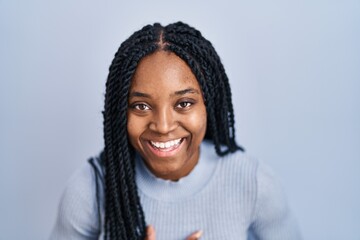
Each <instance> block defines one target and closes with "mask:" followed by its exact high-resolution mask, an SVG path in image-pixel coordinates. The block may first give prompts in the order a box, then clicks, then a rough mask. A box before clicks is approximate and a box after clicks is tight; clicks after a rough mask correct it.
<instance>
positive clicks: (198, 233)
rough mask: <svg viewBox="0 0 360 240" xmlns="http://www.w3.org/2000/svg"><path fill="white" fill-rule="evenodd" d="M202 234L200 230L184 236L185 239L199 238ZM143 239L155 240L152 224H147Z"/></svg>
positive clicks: (193, 239)
mask: <svg viewBox="0 0 360 240" xmlns="http://www.w3.org/2000/svg"><path fill="white" fill-rule="evenodd" d="M201 235H202V231H201V230H200V231H196V232H194V233H193V234H191V235H190V236H189V237H187V238H186V240H198V239H200V237H201ZM145 240H156V234H155V229H154V227H153V226H151V225H149V226H148V227H147V228H146V238H145Z"/></svg>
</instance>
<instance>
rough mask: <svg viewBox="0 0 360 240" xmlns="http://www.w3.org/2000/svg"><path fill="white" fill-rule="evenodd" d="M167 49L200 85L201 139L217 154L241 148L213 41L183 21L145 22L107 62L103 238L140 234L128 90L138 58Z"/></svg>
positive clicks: (139, 236) (142, 221) (141, 225)
mask: <svg viewBox="0 0 360 240" xmlns="http://www.w3.org/2000/svg"><path fill="white" fill-rule="evenodd" d="M155 51H171V52H173V53H175V54H176V55H177V56H179V57H180V58H182V59H183V60H184V61H185V62H186V63H187V65H188V66H189V67H190V68H191V70H192V72H193V74H194V75H195V77H196V79H197V80H198V82H199V85H200V87H201V89H202V91H203V96H204V101H205V105H206V111H207V124H208V127H207V130H206V134H205V138H206V139H211V140H212V141H213V143H214V146H215V150H216V153H217V154H218V155H221V156H223V155H226V154H228V153H230V152H235V151H237V150H243V149H242V148H241V147H240V146H238V145H237V144H236V141H235V127H234V112H233V105H232V101H231V91H230V86H229V80H228V77H227V76H226V73H225V70H224V67H223V65H222V63H221V61H220V58H219V56H218V55H217V53H216V51H215V49H214V47H213V46H212V44H211V43H210V42H209V41H208V40H206V39H205V38H204V37H203V36H202V35H201V33H200V32H199V31H198V30H196V29H194V28H192V27H190V26H189V25H187V24H184V23H182V22H177V23H173V24H170V25H167V26H165V27H163V26H161V25H160V24H159V23H155V24H153V25H147V26H145V27H143V28H142V29H141V30H139V31H137V32H135V33H134V34H133V35H131V36H130V37H129V38H128V39H127V40H126V41H124V42H123V43H122V44H121V45H120V47H119V49H118V51H117V52H116V54H115V57H114V59H113V61H112V63H111V66H110V68H109V75H108V78H107V82H106V93H105V110H104V112H103V114H104V140H105V149H104V154H102V156H103V159H102V161H103V164H104V169H105V223H104V224H105V226H104V227H105V228H104V229H105V239H106V240H109V239H111V240H125V239H126V240H129V239H130V240H140V239H144V238H145V235H146V223H145V217H144V212H143V209H142V206H141V203H140V199H139V195H138V192H137V186H136V183H135V161H134V156H135V150H134V148H133V147H132V146H131V144H130V142H129V139H128V135H127V109H128V93H129V89H130V86H131V79H132V77H133V75H134V72H135V70H136V67H137V65H138V64H139V62H140V60H141V59H142V58H143V57H144V56H146V55H149V54H151V53H154V52H155Z"/></svg>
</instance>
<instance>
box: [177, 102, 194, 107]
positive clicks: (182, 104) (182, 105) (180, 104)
mask: <svg viewBox="0 0 360 240" xmlns="http://www.w3.org/2000/svg"><path fill="white" fill-rule="evenodd" d="M191 105H192V103H191V102H180V103H179V104H178V105H177V108H188V107H190V106H191Z"/></svg>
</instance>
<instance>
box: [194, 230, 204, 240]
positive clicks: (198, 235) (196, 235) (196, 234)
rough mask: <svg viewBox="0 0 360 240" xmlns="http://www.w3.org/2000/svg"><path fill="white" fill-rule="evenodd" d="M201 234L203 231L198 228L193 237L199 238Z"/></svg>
mask: <svg viewBox="0 0 360 240" xmlns="http://www.w3.org/2000/svg"><path fill="white" fill-rule="evenodd" d="M202 234H203V231H202V230H199V231H197V232H196V233H195V235H194V237H195V238H196V239H199V238H201V236H202Z"/></svg>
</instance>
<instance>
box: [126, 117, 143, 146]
mask: <svg viewBox="0 0 360 240" xmlns="http://www.w3.org/2000/svg"><path fill="white" fill-rule="evenodd" d="M139 125H140V124H139V121H137V119H136V118H134V117H132V116H131V114H128V120H127V133H128V136H129V140H130V143H131V145H132V146H133V147H135V148H136V143H137V142H138V139H139V137H140V135H141V128H140V127H139Z"/></svg>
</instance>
